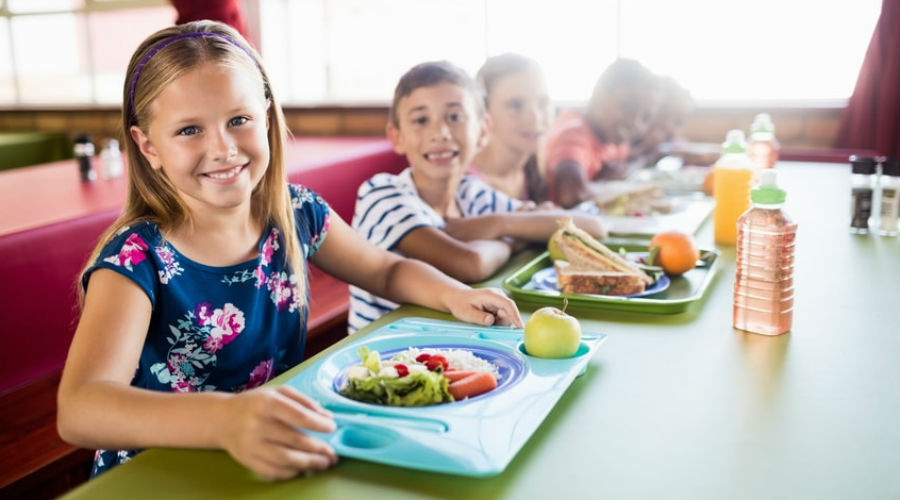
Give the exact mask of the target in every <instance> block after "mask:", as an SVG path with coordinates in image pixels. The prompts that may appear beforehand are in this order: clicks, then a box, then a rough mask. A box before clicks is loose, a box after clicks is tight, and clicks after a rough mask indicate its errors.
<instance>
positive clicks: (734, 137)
mask: <svg viewBox="0 0 900 500" xmlns="http://www.w3.org/2000/svg"><path fill="white" fill-rule="evenodd" d="M746 152H747V142H746V141H745V140H744V131H743V130H740V129H733V130H729V131H728V133H727V134H725V142H723V143H722V153H723V154H727V153H746Z"/></svg>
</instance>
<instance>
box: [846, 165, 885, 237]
mask: <svg viewBox="0 0 900 500" xmlns="http://www.w3.org/2000/svg"><path fill="white" fill-rule="evenodd" d="M877 164H878V161H877V160H876V159H875V158H871V157H865V156H857V155H853V156H851V157H850V166H851V170H850V171H851V174H850V232H851V233H858V234H865V233H868V232H869V219H870V218H871V217H872V198H873V194H874V190H875V167H876V165H877Z"/></svg>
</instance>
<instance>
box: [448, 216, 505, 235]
mask: <svg viewBox="0 0 900 500" xmlns="http://www.w3.org/2000/svg"><path fill="white" fill-rule="evenodd" d="M445 222H446V224H445V225H444V227H443V228H442V229H443V231H444V232H445V233H447V234H449V235H450V236H452V237H454V238H456V239H458V240H460V241H474V240H496V239H497V238H499V237H500V236H503V235H502V234H500V232H501V231H500V227H499V226H500V225H499V224H498V219H497V217H494V216H492V215H483V216H480V217H468V218H466V217H451V218H447V219H446V221H445Z"/></svg>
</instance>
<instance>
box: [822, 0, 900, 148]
mask: <svg viewBox="0 0 900 500" xmlns="http://www.w3.org/2000/svg"><path fill="white" fill-rule="evenodd" d="M835 147H838V148H846V149H867V150H874V151H877V152H878V154H881V155H886V156H892V157H895V158H896V157H900V0H882V4H881V16H880V17H879V18H878V23H877V24H876V25H875V32H874V33H873V34H872V40H871V41H870V42H869V49H868V50H867V51H866V58H865V60H864V61H863V65H862V69H861V70H860V71H859V78H858V79H857V80H856V88H855V89H854V90H853V96H852V97H850V101H849V102H848V103H847V107H846V108H844V112H843V114H842V115H841V126H840V131H839V132H838V137H837V141H836V143H835Z"/></svg>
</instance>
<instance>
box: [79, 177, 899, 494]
mask: <svg viewBox="0 0 900 500" xmlns="http://www.w3.org/2000/svg"><path fill="white" fill-rule="evenodd" d="M777 168H778V171H779V174H780V178H779V181H780V183H781V184H782V185H783V187H784V188H785V189H786V190H787V194H788V198H787V205H786V207H785V209H786V211H787V212H788V213H790V214H791V215H792V216H793V217H794V219H795V220H796V221H797V222H798V223H799V231H798V236H797V249H796V266H795V271H794V278H795V286H796V300H795V309H794V320H793V330H792V331H791V332H789V333H787V334H784V335H781V336H775V337H768V336H763V335H756V334H748V333H742V332H739V331H737V330H734V329H732V326H731V311H732V286H733V279H734V248H733V247H725V246H720V247H719V250H720V251H721V266H720V269H719V271H718V274H717V276H716V278H715V279H714V280H713V281H712V282H711V284H710V286H709V288H708V289H707V291H706V294H705V296H704V298H703V299H702V300H699V301H697V302H695V303H693V304H692V305H691V306H690V307H689V308H688V309H687V311H685V312H683V313H679V314H673V315H665V314H647V313H634V312H622V311H608V310H594V311H587V312H585V311H581V312H579V313H578V317H579V319H580V321H581V324H582V326H583V328H584V330H586V331H589V332H599V333H605V334H607V335H608V339H607V341H606V342H605V343H604V344H603V345H601V346H600V347H599V348H598V350H597V351H596V354H595V355H594V357H593V358H592V360H591V362H590V363H589V365H588V367H587V370H586V372H585V373H584V375H582V376H581V377H579V378H576V379H575V380H574V382H572V384H571V386H570V387H569V388H568V390H567V391H566V392H565V393H564V394H563V395H562V398H561V399H560V400H559V401H558V403H557V404H556V406H555V407H554V408H553V410H552V411H551V412H550V413H549V414H548V415H547V417H546V418H545V419H544V421H543V422H542V423H541V425H540V426H539V427H538V428H537V429H536V431H535V432H534V434H533V435H532V436H531V438H530V439H529V440H528V441H527V442H526V443H525V445H524V446H523V447H522V449H521V450H520V451H519V452H518V454H517V455H516V456H515V458H514V459H513V460H512V461H511V462H510V464H509V465H508V466H507V468H506V469H505V470H504V471H503V472H502V473H500V474H498V475H495V476H492V477H484V478H473V477H461V476H454V475H446V474H437V473H429V472H422V471H417V470H410V469H402V468H396V467H391V466H387V465H382V464H379V463H373V462H368V461H362V460H355V459H348V458H344V459H342V460H341V461H340V462H339V463H338V464H337V465H336V466H335V467H334V468H332V469H330V470H328V471H325V472H320V473H314V474H310V475H308V476H301V477H299V478H296V479H293V480H289V481H283V482H269V481H265V480H262V479H260V478H258V477H256V476H254V475H253V474H252V473H250V472H249V471H247V470H246V469H244V468H243V467H242V466H240V465H239V464H237V463H236V462H235V461H234V460H232V459H231V458H230V457H229V456H228V455H227V453H225V452H223V451H208V450H174V449H152V450H148V451H146V452H144V453H142V454H140V455H138V456H137V457H136V458H135V459H134V460H132V462H131V463H128V464H125V465H123V466H120V467H118V468H116V469H114V470H112V471H110V472H108V473H106V474H105V475H102V476H100V477H98V478H96V479H94V480H92V481H89V482H88V483H86V484H84V485H82V486H80V487H79V488H77V489H75V490H73V491H71V492H70V493H69V494H67V495H66V496H65V497H64V498H66V499H70V500H75V499H103V498H111V499H112V498H115V499H123V498H191V499H203V498H244V499H262V498H278V499H288V498H316V499H342V498H359V499H381V498H383V499H391V500H399V499H406V498H416V499H423V498H433V499H450V498H453V499H464V498H479V499H482V498H504V499H531V498H535V499H539V498H563V499H576V498H585V499H600V498H620V499H624V498H642V499H658V498H686V499H707V498H710V499H711V498H715V499H746V498H751V499H752V498H765V499H775V498H779V499H782V498H783V499H813V498H829V499H860V498H898V497H900V424H898V422H900V242H898V238H890V237H880V236H877V235H873V234H870V235H855V234H850V233H849V232H848V225H849V206H850V201H849V194H850V187H849V177H848V176H849V166H847V165H833V164H818V163H789V162H784V163H780V164H779V166H778V167H777ZM711 226H712V224H711V223H709V222H708V223H707V224H706V225H705V226H704V227H702V228H701V230H700V232H699V233H698V240H699V242H700V244H701V246H703V245H712V227H711ZM539 251H540V249H529V250H525V251H523V252H522V253H520V254H518V255H516V256H515V257H514V258H513V259H512V260H511V261H510V262H509V263H508V264H507V265H506V266H505V267H504V268H503V269H502V270H501V271H500V272H499V273H497V275H496V276H495V277H494V278H493V279H491V280H489V281H488V282H487V283H485V285H489V286H497V285H499V284H500V282H501V281H502V279H503V278H504V277H505V276H508V275H509V274H511V273H512V272H513V271H515V270H516V269H517V268H519V267H521V266H522V265H524V264H525V263H526V262H528V261H529V260H530V259H531V258H533V257H534V256H535V255H537V253H538V252H539ZM522 312H523V316H525V317H527V315H528V314H529V313H530V312H531V310H529V309H526V308H523V309H522ZM411 316H424V317H431V318H442V319H449V316H447V315H446V314H439V313H436V312H433V311H429V310H426V309H424V308H421V307H415V306H402V307H401V308H399V309H398V310H396V311H394V312H392V313H390V314H389V315H387V316H385V317H383V318H381V319H380V320H378V321H376V322H375V323H374V324H372V325H370V326H369V327H367V328H366V329H364V330H362V331H360V332H358V333H357V334H356V335H359V336H364V335H368V334H369V333H370V332H372V331H373V330H374V329H376V328H378V327H380V326H382V325H385V324H387V323H390V322H392V321H395V320H397V319H400V318H404V317H411ZM356 338H359V337H352V339H356ZM349 341H350V340H349V339H345V340H342V341H341V342H339V343H338V344H336V345H334V346H332V347H331V348H330V349H328V350H326V351H324V352H322V353H320V354H319V355H318V356H316V357H314V358H312V359H310V360H307V361H305V362H304V363H302V364H301V365H299V366H297V367H295V368H293V369H291V370H290V371H288V372H287V373H285V374H282V376H280V377H278V378H277V379H276V380H275V381H274V382H273V383H283V382H284V381H286V380H288V379H289V378H290V377H292V376H294V375H296V374H297V373H299V372H300V371H302V370H304V369H306V368H308V367H309V366H311V365H312V364H313V363H315V362H316V361H317V360H320V359H323V358H322V357H324V356H329V355H330V354H332V353H334V352H335V351H336V350H338V349H340V348H341V347H342V346H343V345H345V344H346V343H347V342H349ZM498 397H499V396H498Z"/></svg>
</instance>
